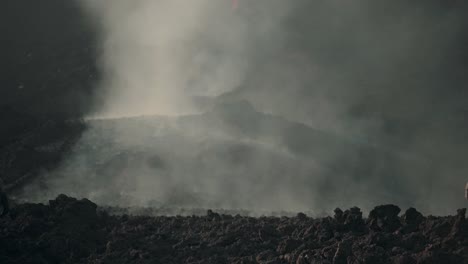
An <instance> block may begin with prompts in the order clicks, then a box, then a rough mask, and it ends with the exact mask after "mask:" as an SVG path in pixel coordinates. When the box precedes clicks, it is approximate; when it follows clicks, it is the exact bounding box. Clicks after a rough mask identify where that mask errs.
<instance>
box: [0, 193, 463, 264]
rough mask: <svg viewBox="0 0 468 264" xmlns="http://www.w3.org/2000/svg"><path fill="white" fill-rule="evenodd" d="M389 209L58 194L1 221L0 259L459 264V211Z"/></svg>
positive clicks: (16, 209) (22, 206) (17, 209)
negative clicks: (176, 205)
mask: <svg viewBox="0 0 468 264" xmlns="http://www.w3.org/2000/svg"><path fill="white" fill-rule="evenodd" d="M399 213H400V208H398V207H397V206H394V205H382V206H378V207H375V208H374V209H373V210H372V211H371V212H370V214H369V216H368V218H366V219H365V218H363V217H362V212H361V211H360V209H359V208H356V207H355V208H351V209H349V210H346V211H344V212H343V211H342V210H340V209H336V210H335V215H334V217H323V218H311V217H308V216H306V215H305V214H302V213H298V214H297V216H295V217H259V218H253V217H245V216H240V215H235V216H232V215H224V214H218V213H216V212H213V211H211V210H208V211H207V213H206V214H205V215H202V216H186V217H182V216H170V217H169V216H158V217H149V216H129V215H120V216H116V215H109V214H108V213H106V212H105V211H102V210H98V209H97V206H96V204H94V203H93V202H91V201H89V200H87V199H82V200H77V199H75V198H71V197H67V196H65V195H59V196H58V197H57V198H56V199H55V200H51V201H49V203H48V205H44V204H19V205H16V206H15V207H14V208H12V211H11V212H10V214H9V215H8V216H6V217H4V218H2V219H0V224H1V227H2V228H1V229H0V262H1V263H301V264H302V263H468V234H467V232H468V222H467V220H466V218H465V213H466V209H461V210H458V213H457V215H455V216H446V217H434V216H428V217H425V216H423V215H421V214H420V213H419V212H418V211H416V210H415V209H414V208H410V209H408V210H406V212H405V213H404V214H402V215H401V216H399Z"/></svg>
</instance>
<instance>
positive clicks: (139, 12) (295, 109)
mask: <svg viewBox="0 0 468 264" xmlns="http://www.w3.org/2000/svg"><path fill="white" fill-rule="evenodd" d="M83 4H84V6H85V8H86V9H87V10H88V11H89V12H90V14H92V16H93V17H94V19H95V21H96V23H97V25H98V27H99V28H100V30H101V43H102V57H101V60H102V63H101V70H102V72H103V73H104V76H105V78H104V80H103V81H102V83H101V89H100V90H99V93H98V94H96V100H95V101H96V103H97V104H98V107H97V109H98V111H97V112H96V113H95V114H94V115H92V116H90V121H89V126H90V129H89V130H88V132H87V133H86V134H85V135H84V136H83V138H82V139H81V141H80V142H79V143H78V147H77V148H76V149H75V150H74V151H73V153H72V154H71V157H70V158H69V160H68V161H67V162H65V163H64V164H63V165H62V168H61V169H59V170H57V171H55V172H53V173H52V174H51V175H46V176H44V179H43V181H44V182H45V185H46V186H47V189H48V193H47V195H48V196H53V195H55V194H57V193H59V192H67V193H70V194H73V195H76V196H86V197H90V198H92V199H94V200H96V201H97V202H100V203H103V204H118V205H132V206H135V205H145V206H161V205H168V206H185V207H216V208H228V209H231V208H244V209H250V210H271V211H278V210H286V211H297V210H314V211H316V212H317V211H320V210H330V209H333V208H334V207H336V206H345V207H347V206H352V205H357V206H360V207H363V208H365V209H369V208H370V207H372V206H374V205H376V204H378V203H397V204H399V205H401V206H417V207H418V208H421V209H422V210H423V211H425V212H427V213H437V214H445V213H451V212H452V211H453V210H454V209H455V208H457V207H461V206H463V202H464V201H463V186H464V180H465V178H466V176H465V175H466V174H467V173H468V168H467V166H466V165H465V164H464V162H463V157H464V156H465V155H466V154H468V153H466V145H467V143H468V142H467V140H466V138H465V137H464V136H463V135H465V134H466V132H468V131H467V130H468V129H467V127H466V125H465V124H464V123H465V122H464V120H465V115H466V110H467V109H466V107H465V106H466V105H467V104H466V103H467V102H466V98H468V97H466V96H463V95H464V90H465V88H463V87H465V85H466V83H467V80H466V77H465V76H467V75H466V69H467V67H466V65H465V63H464V61H463V59H462V58H463V57H465V58H466V52H465V51H464V50H463V45H462V43H464V42H463V40H465V39H466V36H465V35H464V32H465V30H466V22H465V19H464V11H466V10H464V6H463V5H462V4H456V3H445V4H443V3H441V2H439V1H436V0H434V1H427V2H425V3H419V2H418V3H406V2H403V1H392V2H391V3H387V4H382V3H379V4H377V3H375V2H374V1H365V0H361V1H353V2H345V1H338V0H336V1H327V2H326V3H325V2H323V3H321V2H318V1H305V0H304V1H300V0H297V1H280V0H275V1H272V0H269V1H267V0H265V1H262V0H258V1H241V0H239V1H238V3H237V5H238V6H237V7H236V8H234V9H233V8H232V3H231V2H230V1H214V0H196V1H183V0H158V1H154V0H138V1H127V0H117V1H112V2H111V1H84V2H83ZM465 41H466V40H465ZM122 117H129V118H122ZM130 117H132V118H130ZM39 185H40V184H37V185H36V186H34V185H33V186H32V187H30V188H32V190H28V191H27V192H28V193H30V194H31V193H32V194H34V193H41V194H42V196H41V195H38V197H44V195H43V192H42V191H39V192H36V191H37V190H36V189H37V188H38V187H37V186H39ZM34 188H36V189H34ZM37 199H40V198H37Z"/></svg>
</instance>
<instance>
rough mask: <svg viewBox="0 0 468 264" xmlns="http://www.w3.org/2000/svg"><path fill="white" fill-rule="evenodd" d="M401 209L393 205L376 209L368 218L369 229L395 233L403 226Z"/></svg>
mask: <svg viewBox="0 0 468 264" xmlns="http://www.w3.org/2000/svg"><path fill="white" fill-rule="evenodd" d="M400 211H401V209H400V208H399V207H398V206H396V205H392V204H388V205H380V206H377V207H375V208H374V209H373V210H372V211H371V212H370V213H369V218H368V225H369V228H371V229H373V230H376V231H384V232H393V231H395V230H396V229H398V228H399V227H400V226H401V223H400V219H399V218H398V214H399V213H400Z"/></svg>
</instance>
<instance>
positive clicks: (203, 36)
mask: <svg viewBox="0 0 468 264" xmlns="http://www.w3.org/2000/svg"><path fill="white" fill-rule="evenodd" d="M273 2H276V4H275V3H273ZM273 2H272V3H270V4H269V5H270V6H274V5H276V6H278V3H280V2H279V1H273ZM85 3H86V6H87V7H88V9H90V10H91V11H92V12H93V13H94V14H95V15H96V16H97V17H98V19H99V22H100V25H101V27H102V31H103V56H102V60H103V62H102V67H103V71H104V72H105V75H106V78H105V79H104V80H103V83H102V87H103V88H104V89H103V90H101V91H102V94H101V95H100V97H101V98H103V101H104V105H103V106H102V108H101V109H100V111H99V113H98V114H99V115H100V116H121V115H124V116H137V115H154V114H159V115H180V114H187V113H193V112H195V111H197V110H196V107H195V106H194V104H193V102H192V98H193V97H194V96H215V95H219V94H222V93H224V92H226V91H230V90H232V89H234V88H236V87H238V86H239V85H240V84H241V83H242V82H243V80H244V79H245V74H246V71H247V70H248V61H249V55H250V52H251V51H252V50H251V47H252V45H256V44H254V42H255V35H256V34H269V33H270V32H271V29H272V28H274V27H275V23H276V22H275V21H274V20H275V19H280V16H281V14H278V11H276V14H275V13H272V14H261V15H260V17H257V18H255V20H256V21H251V22H250V23H247V21H244V19H245V18H244V17H242V15H241V14H239V12H237V11H236V10H232V9H231V7H230V2H229V1H211V0H197V1H183V0H176V1H164V0H159V1H152V0H138V1H127V0H118V1H112V3H110V2H109V1H86V2H85ZM282 6H286V4H282ZM275 8H277V7H275ZM280 10H281V9H280ZM280 13H283V11H281V12H280ZM252 22H253V23H256V22H259V23H261V25H255V24H253V23H252ZM252 25H255V27H257V28H255V29H253V30H252V28H249V27H251V26H252ZM249 46H250V47H249Z"/></svg>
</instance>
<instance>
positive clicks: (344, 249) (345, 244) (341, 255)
mask: <svg viewBox="0 0 468 264" xmlns="http://www.w3.org/2000/svg"><path fill="white" fill-rule="evenodd" d="M351 250H352V243H351V241H348V240H345V241H341V242H340V243H339V244H338V248H337V249H336V252H335V256H333V264H346V263H347V261H348V256H349V255H351Z"/></svg>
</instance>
